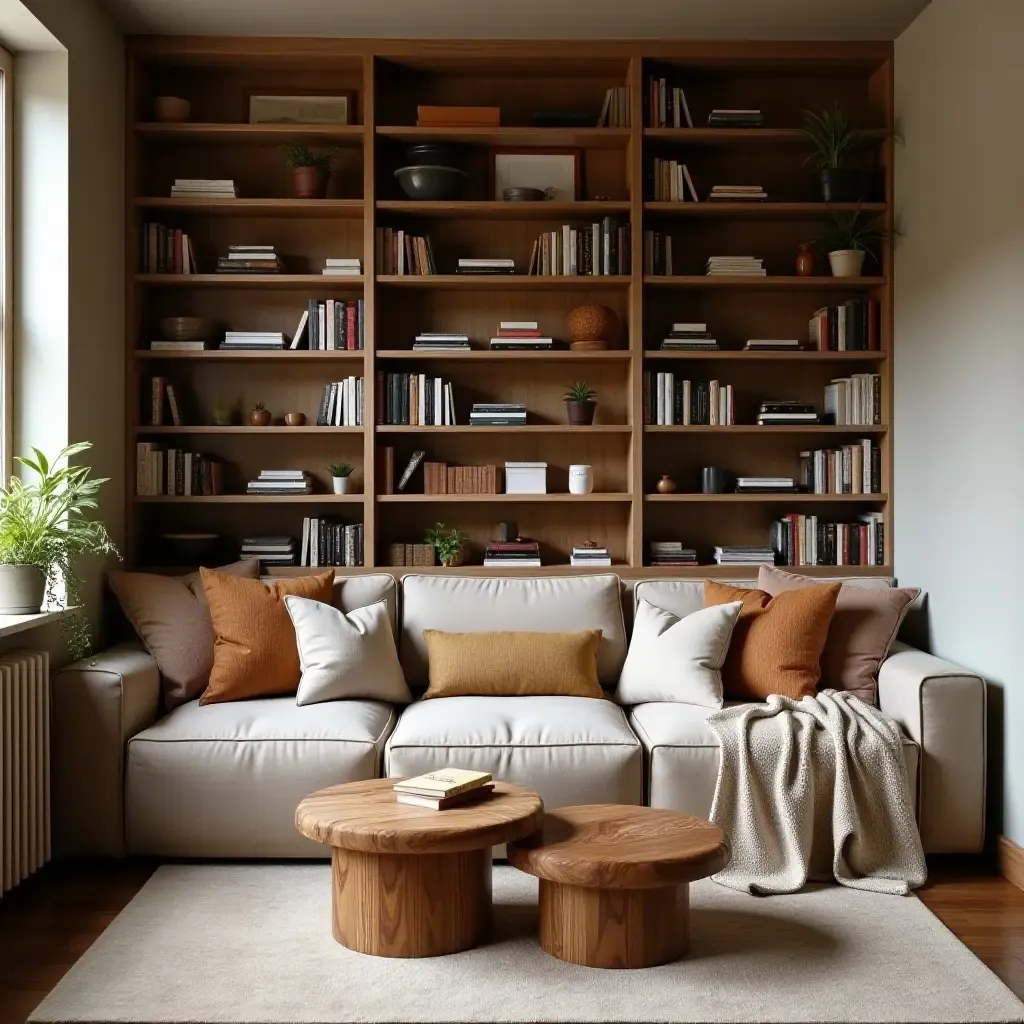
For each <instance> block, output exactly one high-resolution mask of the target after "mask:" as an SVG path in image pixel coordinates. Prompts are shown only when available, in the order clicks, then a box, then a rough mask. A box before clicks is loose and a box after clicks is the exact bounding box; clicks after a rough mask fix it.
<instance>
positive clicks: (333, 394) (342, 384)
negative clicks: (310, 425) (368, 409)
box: [316, 377, 364, 427]
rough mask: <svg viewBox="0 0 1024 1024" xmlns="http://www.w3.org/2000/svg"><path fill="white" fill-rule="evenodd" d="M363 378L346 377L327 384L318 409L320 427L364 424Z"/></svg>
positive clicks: (359, 425) (317, 422)
mask: <svg viewBox="0 0 1024 1024" xmlns="http://www.w3.org/2000/svg"><path fill="white" fill-rule="evenodd" d="M363 403H364V397H363V378H362V377H346V378H345V379H344V380H339V381H337V382H335V383H332V384H325V385H324V390H323V393H322V394H321V395H320V405H319V406H318V407H317V411H316V425H317V426H318V427H361V426H362V425H363Z"/></svg>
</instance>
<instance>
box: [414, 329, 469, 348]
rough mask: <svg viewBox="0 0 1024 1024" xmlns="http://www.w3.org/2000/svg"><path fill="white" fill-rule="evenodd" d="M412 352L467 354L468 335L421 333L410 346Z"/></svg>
mask: <svg viewBox="0 0 1024 1024" xmlns="http://www.w3.org/2000/svg"><path fill="white" fill-rule="evenodd" d="M412 350H413V352H468V351H469V335H468V334H452V333H449V332H448V331H421V332H420V333H419V334H417V335H416V340H415V341H414V342H413V344H412Z"/></svg>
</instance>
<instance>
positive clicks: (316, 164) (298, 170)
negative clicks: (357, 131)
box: [285, 142, 337, 199]
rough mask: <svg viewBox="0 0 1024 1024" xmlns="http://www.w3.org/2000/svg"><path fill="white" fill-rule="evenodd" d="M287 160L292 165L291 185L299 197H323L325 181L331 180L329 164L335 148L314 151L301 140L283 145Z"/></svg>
mask: <svg viewBox="0 0 1024 1024" xmlns="http://www.w3.org/2000/svg"><path fill="white" fill-rule="evenodd" d="M285 152H286V153H287V154H288V162H289V163H290V164H291V166H292V185H293V187H294V189H295V195H296V196H297V197H298V198H299V199H323V198H324V197H325V196H326V195H327V183H328V182H329V181H330V180H331V164H332V163H333V162H334V155H335V153H337V150H336V149H328V150H324V151H323V152H321V153H314V152H313V150H311V149H310V148H309V146H307V145H305V144H304V143H301V142H295V143H292V144H291V145H289V146H285Z"/></svg>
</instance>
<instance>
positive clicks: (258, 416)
mask: <svg viewBox="0 0 1024 1024" xmlns="http://www.w3.org/2000/svg"><path fill="white" fill-rule="evenodd" d="M249 423H250V424H251V425H252V426H254V427H269V426H270V413H269V411H268V410H266V409H253V411H252V412H251V413H249Z"/></svg>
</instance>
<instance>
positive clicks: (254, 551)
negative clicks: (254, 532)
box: [239, 534, 296, 567]
mask: <svg viewBox="0 0 1024 1024" xmlns="http://www.w3.org/2000/svg"><path fill="white" fill-rule="evenodd" d="M295 556H296V550H295V538H294V537H289V536H288V535H287V534H269V535H267V534H264V535H261V536H258V537H245V538H244V539H243V540H242V551H241V553H240V555H239V557H240V558H241V559H242V561H253V562H260V563H261V564H263V565H272V566H277V567H281V566H289V565H295Z"/></svg>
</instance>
